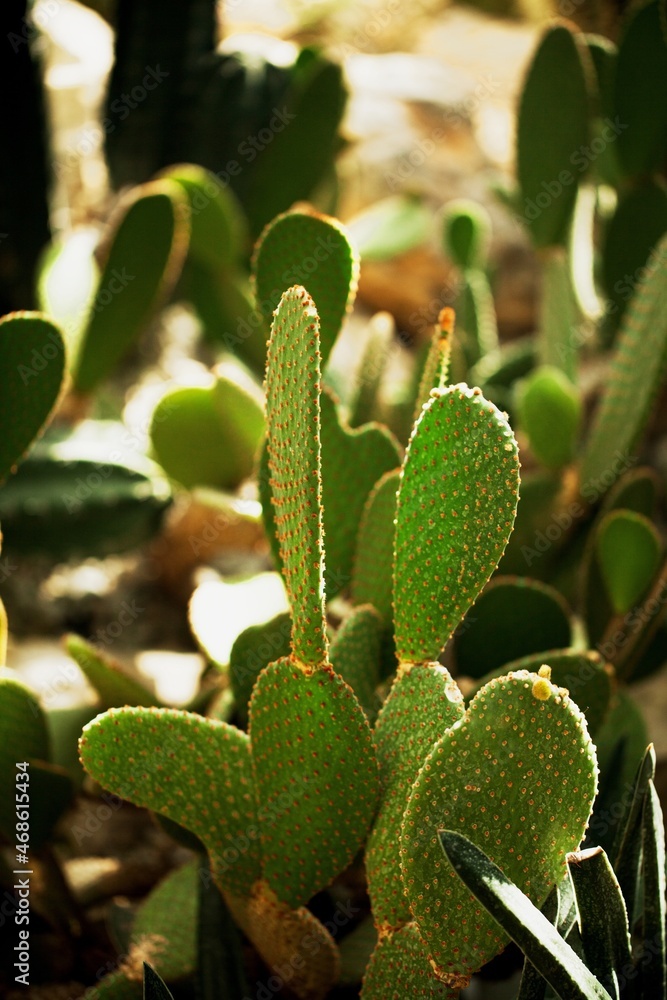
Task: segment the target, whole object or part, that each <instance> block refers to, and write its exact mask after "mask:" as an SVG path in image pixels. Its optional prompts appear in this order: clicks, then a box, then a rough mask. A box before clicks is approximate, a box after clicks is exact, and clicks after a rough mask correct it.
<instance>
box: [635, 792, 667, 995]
mask: <svg viewBox="0 0 667 1000" xmlns="http://www.w3.org/2000/svg"><path fill="white" fill-rule="evenodd" d="M642 853H643V864H642V877H643V889H644V893H643V896H644V907H643V914H642V938H643V941H642V956H641V959H640V963H641V984H642V996H643V997H644V998H646V1000H648V998H649V997H664V996H665V995H666V993H667V944H666V942H665V922H666V920H667V906H666V905H665V826H664V821H663V814H662V806H661V805H660V799H659V798H658V793H657V792H656V790H655V785H654V784H653V781H649V783H648V793H647V795H646V797H645V799H644V808H643V816H642ZM649 955H650V958H649V960H648V961H646V957H647V956H649Z"/></svg>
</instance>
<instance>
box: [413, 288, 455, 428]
mask: <svg viewBox="0 0 667 1000" xmlns="http://www.w3.org/2000/svg"><path fill="white" fill-rule="evenodd" d="M454 320H455V316H454V310H453V309H450V308H449V306H446V307H445V308H444V309H442V310H441V311H440V315H439V316H438V324H437V326H436V328H435V331H434V333H433V336H432V337H431V343H430V344H429V349H428V354H427V355H426V361H425V362H424V368H423V370H422V377H421V381H420V383H419V390H418V392H417V399H416V401H415V413H414V422H415V423H416V422H417V420H419V417H420V414H421V411H422V407H423V406H425V404H426V403H428V401H429V398H430V395H431V389H443V388H444V386H445V384H446V382H447V376H448V375H449V362H450V358H451V354H452V337H453V335H454Z"/></svg>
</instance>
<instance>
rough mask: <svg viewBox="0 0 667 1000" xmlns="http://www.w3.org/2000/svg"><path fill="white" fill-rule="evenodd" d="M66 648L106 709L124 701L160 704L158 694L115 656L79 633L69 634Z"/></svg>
mask: <svg viewBox="0 0 667 1000" xmlns="http://www.w3.org/2000/svg"><path fill="white" fill-rule="evenodd" d="M65 649H66V650H67V652H68V653H69V655H70V656H71V657H72V659H73V660H74V662H75V663H77V664H78V666H79V667H80V668H81V670H82V672H83V673H84V674H85V676H86V678H87V680H88V681H89V683H90V684H92V686H93V687H94V688H95V690H96V691H97V694H98V695H99V699H100V703H101V707H102V708H103V709H107V708H119V707H121V706H123V705H135V706H142V707H145V708H148V707H150V706H151V705H152V706H155V707H157V706H158V705H159V701H158V700H157V698H156V697H155V695H152V694H151V692H150V691H149V690H148V689H147V688H146V687H144V685H143V684H141V683H140V682H139V681H137V680H135V679H134V678H133V677H130V676H129V674H127V673H125V671H124V670H123V668H122V667H121V665H120V664H119V663H118V662H117V661H116V660H113V659H112V658H111V657H110V656H105V655H104V653H102V652H100V650H99V649H97V648H96V647H95V646H93V645H91V643H89V642H86V640H85V639H82V638H81V637H80V636H78V635H68V636H66V637H65Z"/></svg>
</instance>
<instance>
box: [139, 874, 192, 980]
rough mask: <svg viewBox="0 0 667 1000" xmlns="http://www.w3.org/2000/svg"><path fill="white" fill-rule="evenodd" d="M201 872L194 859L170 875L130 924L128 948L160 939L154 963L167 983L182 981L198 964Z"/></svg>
mask: <svg viewBox="0 0 667 1000" xmlns="http://www.w3.org/2000/svg"><path fill="white" fill-rule="evenodd" d="M200 870H201V862H200V861H198V860H195V861H190V862H188V863H187V864H185V865H183V866H182V867H181V868H178V869H177V870H176V871H173V872H170V874H169V875H167V877H166V878H164V879H163V880H162V881H161V882H160V884H159V885H158V886H156V888H155V889H153V891H152V892H151V894H150V895H149V896H148V898H147V899H146V900H145V901H144V902H143V903H142V904H141V906H140V907H139V910H138V912H137V915H136V917H135V919H134V924H133V925H132V934H131V938H130V941H131V945H130V947H131V948H133V947H134V948H137V947H141V942H142V939H146V938H150V937H151V936H155V935H157V936H158V937H159V938H162V941H163V947H162V948H161V949H160V950H159V951H158V952H157V954H156V955H155V961H154V963H153V964H154V965H155V968H156V969H157V971H158V972H159V973H160V975H161V976H162V978H163V979H165V980H166V981H167V982H172V981H174V980H178V979H183V978H184V977H185V976H187V975H189V974H190V973H191V972H192V971H193V969H194V968H195V967H196V964H197V904H198V902H199V894H198V883H199V872H200ZM206 874H208V872H207V873H206ZM176 914H178V919H175V915H176Z"/></svg>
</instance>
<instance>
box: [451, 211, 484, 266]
mask: <svg viewBox="0 0 667 1000" xmlns="http://www.w3.org/2000/svg"><path fill="white" fill-rule="evenodd" d="M442 236H443V243H444V248H445V253H446V254H448V256H450V257H451V258H452V260H453V261H454V263H455V264H456V266H457V267H458V268H461V270H468V268H471V267H473V268H478V267H481V268H483V267H486V263H487V257H488V253H489V242H490V239H491V219H490V217H489V213H488V212H487V211H486V209H485V208H484V206H483V205H479V204H478V203H477V202H475V201H469V200H468V199H467V198H460V199H457V200H456V201H450V202H448V203H447V205H446V206H445V213H444V218H443V231H442Z"/></svg>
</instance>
